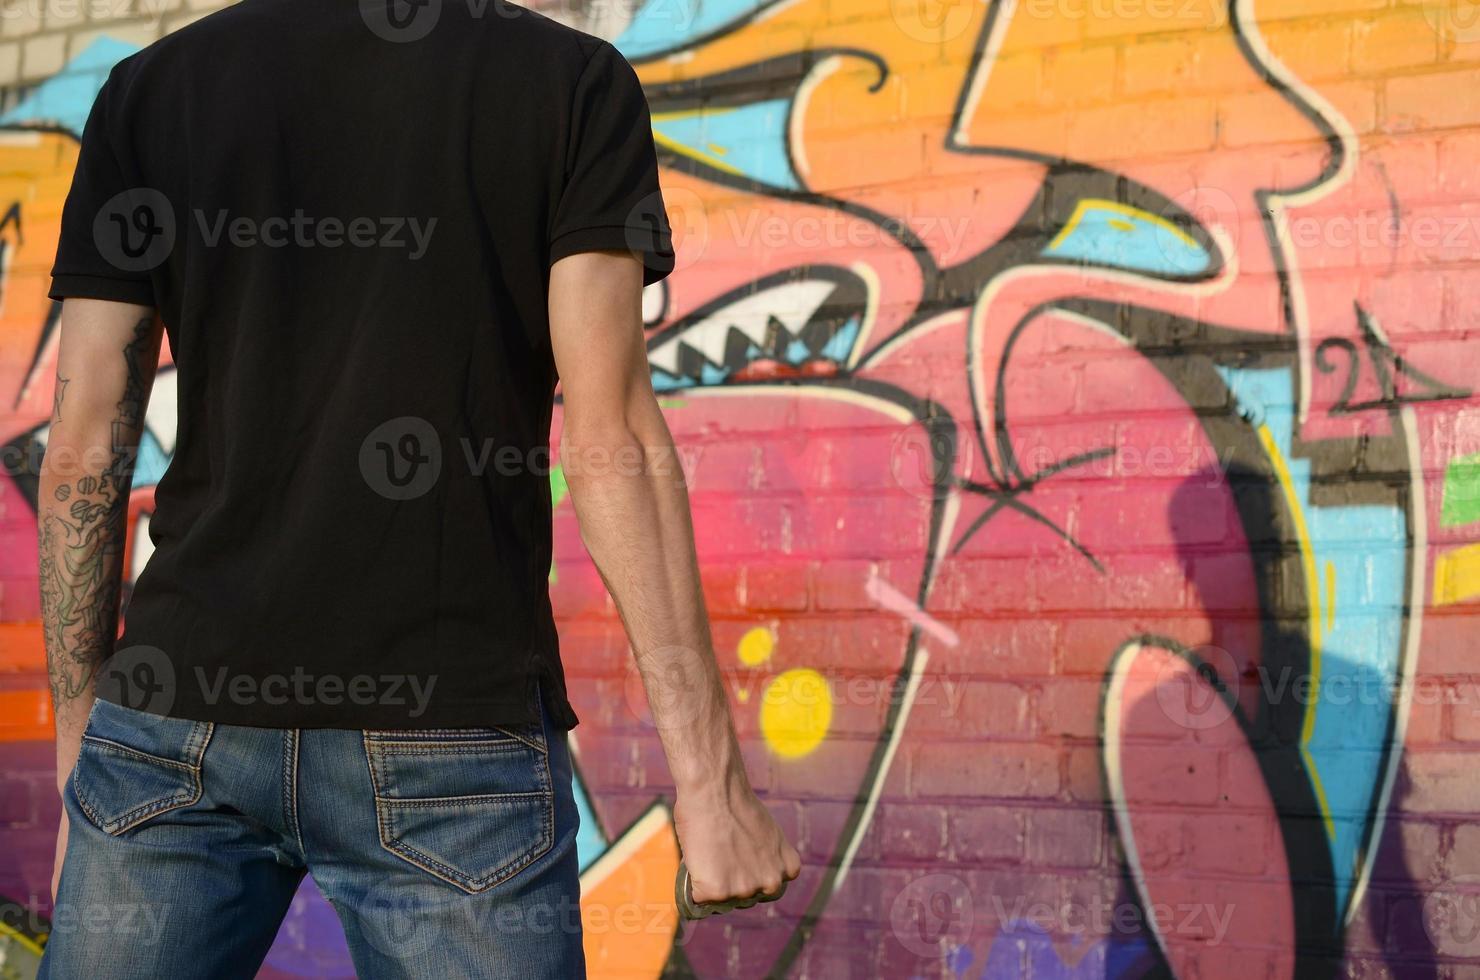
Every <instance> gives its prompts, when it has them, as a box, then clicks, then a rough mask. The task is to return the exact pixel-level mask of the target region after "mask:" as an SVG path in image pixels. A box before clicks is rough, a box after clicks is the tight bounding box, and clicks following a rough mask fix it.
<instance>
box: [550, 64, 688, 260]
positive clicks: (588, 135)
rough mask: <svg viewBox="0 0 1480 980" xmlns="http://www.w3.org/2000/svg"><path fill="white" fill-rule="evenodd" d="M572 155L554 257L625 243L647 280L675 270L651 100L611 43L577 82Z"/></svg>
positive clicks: (555, 226) (569, 151)
mask: <svg viewBox="0 0 1480 980" xmlns="http://www.w3.org/2000/svg"><path fill="white" fill-rule="evenodd" d="M566 157H567V159H566V169H565V186H564V188H563V190H562V192H561V195H560V199H559V203H558V205H557V206H556V209H555V220H554V222H553V226H552V230H551V233H550V245H549V252H550V262H551V263H552V264H553V263H554V262H555V261H556V260H557V259H561V258H564V257H565V256H567V255H574V254H575V253H577V252H594V251H602V250H606V249H616V250H621V249H626V250H627V251H630V252H632V253H633V254H635V255H636V256H637V257H639V258H640V259H642V264H643V282H644V284H648V285H651V284H652V283H655V282H657V281H658V280H660V279H662V278H663V277H665V276H667V275H668V274H669V273H670V272H672V271H673V240H672V234H671V231H670V229H669V226H668V214H667V211H666V210H665V209H664V207H663V193H662V191H661V190H660V189H659V187H658V156H657V152H656V150H655V149H654V147H653V131H652V122H651V119H650V117H649V115H648V105H647V98H646V97H645V96H644V95H643V94H642V84H641V83H640V82H639V81H638V79H637V73H636V72H635V71H633V70H632V66H631V65H629V64H628V63H627V60H626V59H625V58H623V57H622V56H621V54H620V53H618V51H617V49H616V48H614V47H612V46H611V45H610V44H608V43H606V42H605V41H603V42H602V43H601V45H600V47H598V48H597V50H596V52H595V53H594V54H592V55H591V60H590V61H588V62H587V63H586V67H585V70H584V71H583V72H582V74H581V77H580V79H579V80H578V81H577V83H576V90H575V93H574V98H573V100H572V106H571V132H570V137H569V140H568V143H567V154H566Z"/></svg>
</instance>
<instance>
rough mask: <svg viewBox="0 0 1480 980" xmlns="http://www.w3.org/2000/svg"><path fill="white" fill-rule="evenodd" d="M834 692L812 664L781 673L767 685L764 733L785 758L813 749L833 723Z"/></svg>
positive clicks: (804, 753)
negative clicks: (812, 667)
mask: <svg viewBox="0 0 1480 980" xmlns="http://www.w3.org/2000/svg"><path fill="white" fill-rule="evenodd" d="M832 713H833V705H832V693H831V692H830V691H829V690H828V688H827V679H826V678H825V677H823V676H822V675H821V674H819V673H818V672H817V671H815V670H812V669H811V668H810V667H798V668H796V669H794V670H788V671H787V672H786V673H784V674H781V675H780V676H779V677H777V678H776V679H775V680H773V681H771V683H770V684H769V685H768V686H767V687H766V693H765V696H764V697H763V699H762V700H761V734H762V735H764V736H765V739H766V744H767V745H769V746H770V747H771V751H772V752H775V753H776V754H777V755H779V756H781V757H782V758H783V759H796V758H799V757H801V756H804V755H806V754H807V753H809V752H811V751H812V750H814V749H815V748H817V746H818V745H820V744H822V740H823V739H824V738H826V737H827V731H828V728H829V727H830V726H831V725H832Z"/></svg>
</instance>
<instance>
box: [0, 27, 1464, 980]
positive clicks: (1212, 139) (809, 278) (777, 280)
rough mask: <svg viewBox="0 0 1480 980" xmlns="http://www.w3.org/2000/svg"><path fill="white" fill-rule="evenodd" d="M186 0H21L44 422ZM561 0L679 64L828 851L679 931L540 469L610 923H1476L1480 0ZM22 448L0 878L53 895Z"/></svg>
mask: <svg viewBox="0 0 1480 980" xmlns="http://www.w3.org/2000/svg"><path fill="white" fill-rule="evenodd" d="M305 2H307V0H305ZM315 2H317V0H315ZM444 2H451V0H444ZM199 13H200V10H197V9H195V8H190V7H181V6H180V5H178V4H175V5H174V6H164V7H160V6H156V7H153V8H150V9H148V10H145V9H143V8H138V7H134V8H126V9H125V8H118V9H117V10H114V11H108V12H104V13H102V14H99V13H96V12H95V13H93V14H92V15H91V16H72V17H70V18H69V17H66V16H61V15H57V16H53V14H52V13H51V11H50V8H47V10H45V11H42V12H40V13H39V14H37V15H36V16H29V15H26V16H16V17H7V18H6V19H5V20H4V22H3V25H0V85H6V86H8V87H9V88H8V89H7V91H8V92H9V96H8V99H7V101H6V103H5V104H6V105H7V106H8V107H9V108H8V110H7V113H6V114H5V115H4V116H3V117H0V125H4V126H5V127H7V128H6V131H5V133H4V136H3V138H0V157H3V159H4V161H5V164H6V165H5V166H4V167H0V182H3V183H0V192H3V195H4V197H5V198H8V201H7V200H0V205H4V206H7V207H8V206H10V205H11V204H14V207H15V210H14V211H13V212H12V217H10V218H7V219H6V220H5V221H4V223H3V224H0V239H3V241H4V247H5V260H6V261H5V265H4V275H5V279H4V281H3V307H0V351H3V356H0V379H3V383H4V386H5V388H4V390H5V393H6V394H5V399H4V401H3V405H4V407H3V408H0V426H4V432H3V433H0V436H3V439H0V441H3V442H6V443H8V444H9V446H10V448H11V450H12V452H11V458H12V459H17V460H25V459H26V458H28V457H27V454H26V452H25V449H26V447H27V446H28V445H29V441H30V440H31V439H33V437H34V433H35V430H36V429H37V427H38V426H41V425H43V424H44V422H45V417H46V411H47V409H48V408H49V407H50V402H51V391H50V389H51V381H50V370H51V360H52V358H53V357H54V346H53V345H54V338H53V336H52V334H51V330H50V327H51V325H52V322H53V320H52V314H53V311H52V309H51V305H50V303H49V302H48V301H46V299H45V297H44V292H45V272H46V269H47V267H48V264H49V260H50V251H51V250H52V249H53V248H54V246H55V240H56V221H57V214H58V210H59V206H60V201H61V199H62V196H63V195H64V193H65V190H66V186H67V179H68V176H69V174H70V167H71V165H72V161H74V160H75V155H76V148H75V141H76V132H77V131H78V129H80V124H81V119H82V117H83V115H85V112H86V108H87V102H88V101H89V100H90V96H91V92H92V91H95V89H96V82H97V80H98V79H99V78H100V74H101V73H102V72H104V71H105V70H106V67H107V66H108V65H109V64H111V63H112V61H114V60H116V59H117V58H118V57H122V56H123V55H124V54H126V53H128V51H130V50H132V47H133V46H137V45H139V44H142V43H146V42H148V41H149V40H150V39H152V38H153V37H156V36H158V34H159V33H160V32H161V31H166V30H170V29H173V28H174V27H175V26H177V25H178V24H179V23H180V22H181V21H182V20H183V19H188V18H190V17H194V16H198V15H199ZM558 13H560V14H561V15H562V16H564V17H566V18H567V19H569V20H574V21H577V22H580V23H586V24H588V25H590V26H592V27H593V29H595V30H598V31H600V32H602V33H604V34H606V35H608V36H617V37H618V44H619V46H620V47H621V48H622V50H623V51H624V53H625V54H627V56H628V57H629V59H631V60H632V61H633V63H634V64H635V65H636V66H637V68H638V71H639V74H640V75H641V76H642V78H643V81H644V84H645V85H646V87H647V90H648V94H649V101H650V104H651V106H652V110H653V119H654V131H655V135H656V137H657V140H658V143H659V146H660V152H661V154H662V163H663V182H664V190H665V196H666V198H667V203H668V208H669V211H670V215H671V217H672V218H673V222H674V224H675V226H676V227H677V228H678V230H679V239H680V241H679V245H680V249H679V264H680V269H679V271H678V272H677V273H676V274H675V275H674V276H673V277H672V278H671V279H670V280H668V282H667V283H666V284H664V285H663V286H661V287H655V288H653V289H652V290H650V292H649V295H648V296H647V303H646V309H647V315H648V319H649V329H650V338H651V340H650V360H651V363H652V366H653V379H654V383H655V386H656V387H657V388H658V389H659V391H660V395H661V397H662V400H663V404H664V407H665V411H666V414H667V416H668V419H669V423H670V426H671V428H672V429H673V431H674V433H675V436H676V437H677V439H678V440H679V442H680V445H681V447H682V450H683V456H684V459H685V462H686V465H687V467H688V471H689V473H690V477H691V480H690V486H691V493H692V499H693V505H694V514H695V524H696V528H697V535H698V543H699V551H700V556H701V560H702V563H703V567H704V572H705V589H706V594H707V597H708V600H709V604H710V608H711V612H712V615H713V619H714V628H715V639H716V646H717V651H718V655H719V657H720V661H721V665H722V667H723V668H724V670H725V672H726V677H727V682H728V684H729V687H730V690H731V694H732V699H733V707H734V711H735V715H736V719H737V723H738V725H739V727H740V729H741V732H742V736H743V738H744V743H745V746H746V751H747V753H748V757H749V759H750V763H751V768H752V772H753V775H754V778H755V781H756V783H757V785H758V786H759V787H760V788H761V790H762V791H763V792H764V793H765V794H766V796H767V799H768V800H769V801H770V802H771V804H772V805H773V806H774V808H775V810H776V812H777V813H778V814H779V816H780V817H781V818H782V820H783V823H784V825H785V826H786V827H787V828H788V831H789V832H790V833H791V834H792V836H793V838H794V839H795V840H796V841H798V843H799V846H800V847H801V849H802V851H803V856H804V859H805V861H806V862H807V870H806V872H805V874H804V876H803V878H802V879H801V880H800V881H798V882H797V883H796V884H795V885H794V886H793V888H792V890H791V892H790V893H789V895H788V897H787V899H786V900H785V901H784V902H782V903H779V904H778V905H777V906H775V907H773V908H771V909H770V910H768V911H767V913H766V914H765V915H760V914H752V915H750V916H749V917H748V918H747V917H736V918H732V919H725V920H720V921H718V922H713V921H712V922H708V923H705V924H703V925H702V926H700V927H699V928H697V929H689V930H686V931H684V932H681V933H680V932H676V924H675V922H674V920H673V918H672V916H671V914H669V913H666V912H664V911H663V909H664V907H665V906H664V903H665V902H666V893H667V891H668V889H669V888H670V885H669V884H668V883H669V882H670V881H671V875H672V870H673V864H674V862H675V861H676V854H675V852H674V848H673V846H672V838H671V835H670V834H669V832H668V829H667V827H668V824H667V815H666V814H667V811H666V804H667V803H668V802H670V801H671V798H670V786H669V783H668V777H667V774H666V769H665V767H664V765H663V762H662V757H661V752H660V749H659V746H658V743H657V740H656V738H655V735H654V732H653V730H652V728H651V724H650V721H649V719H648V716H647V713H646V709H645V704H644V701H643V698H642V696H641V694H640V689H639V688H638V686H637V680H636V677H635V675H634V673H633V672H632V670H631V668H630V664H629V660H628V657H627V654H626V650H625V643H624V640H623V637H622V634H621V631H620V628H619V626H618V624H617V621H616V617H615V613H614V610H613V609H612V607H611V604H610V602H609V600H608V599H607V598H606V596H605V593H604V591H603V590H602V588H601V585H600V582H599V579H598V578H597V576H596V574H595V572H594V570H593V569H592V568H591V566H590V564H589V562H588V560H587V559H586V557H585V554H584V551H583V549H582V547H581V545H580V542H579V538H578V532H577V529H576V526H575V523H574V518H573V515H572V513H571V509H570V504H569V501H568V500H567V499H566V497H565V492H564V483H563V480H562V479H561V478H560V471H559V470H557V471H556V479H555V480H554V482H553V485H552V493H553V494H554V498H555V500H556V535H557V546H556V561H555V567H554V568H553V570H552V591H553V594H554V597H555V601H556V604H557V609H558V611H559V614H560V616H561V619H562V635H563V650H564V657H565V661H566V664H567V668H568V670H569V673H570V674H571V677H572V691H573V698H574V700H575V702H576V705H577V708H578V710H579V711H580V713H581V715H582V718H583V725H582V727H581V728H580V729H578V730H577V741H578V761H579V768H580V789H581V794H582V804H583V807H584V812H585V815H586V831H585V837H584V839H583V841H582V862H583V866H584V867H585V868H586V882H585V884H586V888H585V904H586V911H587V916H588V918H587V926H588V938H587V949H588V954H589V958H590V960H591V963H592V965H593V974H598V975H607V974H610V975H619V974H620V975H632V976H637V975H641V976H657V975H659V974H660V973H663V972H665V971H666V972H667V973H668V974H669V975H679V976H681V975H697V976H736V977H752V976H762V975H790V976H804V977H874V976H888V977H914V976H919V977H926V976H929V977H937V976H962V977H972V978H976V977H1033V978H1039V977H1058V976H1064V977H1070V976H1073V977H1087V976H1095V977H1101V976H1104V977H1112V976H1113V977H1139V976H1146V975H1153V974H1154V975H1158V976H1160V975H1166V974H1167V973H1168V972H1169V973H1171V974H1173V975H1176V976H1178V977H1187V978H1198V980H1206V978H1213V977H1224V976H1229V977H1239V978H1247V977H1255V976H1259V977H1263V976H1271V977H1275V976H1299V977H1301V978H1305V977H1323V976H1350V977H1381V976H1395V977H1396V976H1403V977H1409V976H1413V977H1464V976H1474V975H1480V932H1477V925H1480V914H1477V896H1480V832H1477V831H1476V829H1475V825H1474V822H1473V815H1474V814H1475V813H1476V812H1477V811H1480V777H1477V776H1476V775H1475V770H1476V763H1477V761H1480V712H1477V704H1480V700H1477V698H1480V690H1477V688H1476V686H1475V674H1477V673H1480V671H1477V670H1476V668H1475V666H1474V662H1475V651H1476V641H1475V636H1476V627H1477V619H1480V605H1477V601H1480V533H1477V532H1480V402H1477V400H1476V398H1475V396H1474V394H1473V391H1474V389H1475V387H1476V385H1477V383H1480V371H1477V367H1480V339H1477V337H1476V329H1477V325H1480V317H1477V313H1476V310H1477V308H1480V275H1477V259H1480V204H1477V203H1476V189H1477V188H1480V176H1477V174H1480V168H1477V166H1476V164H1477V157H1480V85H1477V80H1480V7H1476V6H1474V5H1473V4H1471V3H1469V2H1468V0H1464V2H1459V3H1448V4H1443V3H1433V4H1428V5H1419V4H1403V3H1397V4H1395V3H1392V2H1388V0H1284V2H1261V3H1245V2H1238V3H1234V4H1233V5H1232V6H1229V5H1227V4H1222V3H1215V2H1212V0H1017V2H1015V3H1009V2H1006V0H999V2H996V3H991V4H988V3H968V2H955V3H938V2H936V0H919V2H916V0H894V2H883V0H874V2H862V0H842V2H823V0H797V2H795V3H790V4H772V5H765V6H763V7H758V6H757V5H756V4H744V3H736V4H724V3H719V4H716V3H712V2H711V3H706V4H704V5H702V6H701V5H699V4H698V3H697V2H692V3H691V2H685V0H649V2H648V3H647V5H646V6H638V7H636V8H634V9H622V8H621V7H620V6H619V5H618V6H613V5H595V4H593V5H591V6H590V7H589V9H586V10H584V11H583V12H581V13H580V14H579V15H577V14H574V13H571V12H569V11H564V12H558ZM28 18H29V19H28ZM79 79H81V80H84V81H83V82H82V83H79ZM87 79H92V81H91V83H90V84H91V89H89V88H88V84H89V83H87V82H86V81H85V80H87ZM17 217H18V218H19V221H17V220H16V218H17ZM167 374H168V371H166V378H167ZM165 383H168V381H167V380H166V382H165ZM150 425H151V429H157V430H158V431H159V432H161V433H163V432H167V431H172V428H173V427H172V425H170V424H169V423H168V420H163V419H157V418H155V417H153V416H151V419H150ZM557 427H558V419H557ZM165 448H167V446H166V447H165ZM7 473H8V474H9V476H10V479H9V480H8V482H7V483H6V484H5V485H4V487H3V494H0V505H3V507H4V512H3V515H0V535H3V536H4V540H5V551H4V559H3V566H0V619H3V625H0V740H3V742H4V744H3V745H0V759H3V762H0V766H3V770H0V772H3V775H0V793H3V799H0V892H5V893H8V894H10V895H11V896H12V897H13V898H15V899H17V900H19V901H21V902H36V903H39V904H42V905H44V902H42V901H41V900H39V899H37V898H36V896H38V895H40V894H41V893H43V892H44V891H45V883H46V880H47V872H48V870H49V861H50V851H49V845H48V842H47V837H48V834H49V833H50V829H51V827H52V825H53V824H54V822H55V809H56V807H55V801H54V794H53V793H52V792H51V789H50V781H51V773H50V772H49V771H48V768H47V767H48V758H49V753H50V747H49V745H48V744H47V742H46V731H47V727H46V726H47V717H46V713H45V702H44V679H43V667H42V659H41V654H40V651H39V642H38V639H37V637H38V633H37V627H36V624H35V618H36V608H35V599H34V588H35V585H34V573H33V572H32V570H31V569H32V567H33V563H34V545H33V544H32V543H31V534H32V529H31V523H32V520H33V515H34V512H33V510H32V505H31V503H30V498H29V496H28V495H29V494H30V493H31V492H32V489H31V486H32V485H31V484H30V483H29V482H28V478H27V474H26V471H25V468H24V466H12V467H10V468H9V469H8V470H7ZM148 501H149V488H148V487H142V488H139V489H138V490H137V492H136V500H135V512H136V514H140V515H142V514H145V513H147V510H148V507H149V503H148ZM140 557H141V558H142V556H140ZM655 804H656V807H655ZM633 906H637V907H641V908H644V909H650V910H655V912H656V913H657V914H655V915H653V916H650V917H645V918H643V920H642V922H643V924H642V925H640V926H635V927H632V928H626V927H617V926H613V925H612V922H613V920H612V919H611V918H610V913H611V912H612V910H613V909H622V908H630V907H633ZM293 915H294V917H295V920H297V925H298V927H297V928H295V929H293V930H290V931H288V932H285V934H284V936H283V937H282V938H281V939H280V942H279V944H278V947H277V948H276V949H275V950H274V952H273V955H272V957H271V958H270V960H269V967H268V972H269V973H270V974H271V975H273V976H277V975H349V968H348V965H347V961H346V960H345V959H344V956H343V952H342V941H341V940H339V939H338V937H337V934H336V932H335V929H336V927H335V925H334V922H333V918H332V915H331V914H329V913H328V912H327V910H326V909H325V908H323V907H322V905H321V903H318V904H316V899H315V896H314V895H312V894H311V893H305V895H304V897H303V900H302V902H300V903H299V904H298V905H296V906H295V910H294V913H293Z"/></svg>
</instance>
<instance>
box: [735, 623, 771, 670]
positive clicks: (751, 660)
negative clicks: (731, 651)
mask: <svg viewBox="0 0 1480 980" xmlns="http://www.w3.org/2000/svg"><path fill="white" fill-rule="evenodd" d="M775 649H776V638H775V637H774V636H772V635H771V631H770V630H768V629H766V628H765V627H764V626H757V627H756V628H755V629H752V630H747V631H746V633H745V635H744V636H742V637H740V646H739V647H738V648H737V649H736V650H735V653H736V654H737V655H738V656H739V657H740V662H741V663H742V664H744V665H745V666H747V667H759V666H760V665H761V664H763V663H765V662H766V661H767V660H770V659H771V651H773V650H775Z"/></svg>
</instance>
